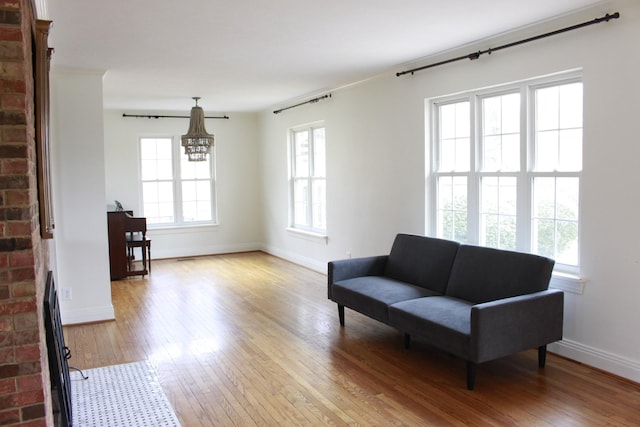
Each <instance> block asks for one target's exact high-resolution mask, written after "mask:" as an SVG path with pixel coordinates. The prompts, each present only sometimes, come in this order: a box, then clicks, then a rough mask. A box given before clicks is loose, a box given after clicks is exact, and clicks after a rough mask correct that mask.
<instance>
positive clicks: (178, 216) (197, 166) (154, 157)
mask: <svg viewBox="0 0 640 427" xmlns="http://www.w3.org/2000/svg"><path fill="white" fill-rule="evenodd" d="M140 160H141V162H140V171H141V177H142V203H143V215H144V216H145V217H146V218H147V222H148V223H149V225H150V226H153V225H195V224H212V223H215V222H216V215H215V197H214V194H215V193H214V190H215V185H214V184H215V180H214V173H213V163H214V151H213V150H212V151H211V152H210V153H209V156H207V160H205V161H199V162H190V161H188V160H187V156H186V155H185V154H184V152H183V150H181V147H180V145H179V144H178V142H177V140H174V138H140Z"/></svg>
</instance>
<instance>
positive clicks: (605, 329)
mask: <svg viewBox="0 0 640 427" xmlns="http://www.w3.org/2000/svg"><path fill="white" fill-rule="evenodd" d="M615 11H619V12H620V13H621V16H622V17H621V19H619V20H615V21H611V22H609V23H601V24H598V25H594V26H591V27H587V28H583V29H580V30H576V31H573V32H570V33H565V34H562V35H559V36H555V37H552V38H548V39H544V40H540V41H536V42H532V43H529V44H526V45H522V46H519V47H514V48H512V49H509V50H504V51H500V52H496V53H494V54H492V55H490V56H489V55H485V56H483V57H482V58H481V59H479V60H476V61H473V62H470V61H463V62H458V63H453V64H449V65H445V66H442V67H438V68H432V69H430V70H425V71H422V72H418V73H416V74H415V75H414V76H411V75H407V76H402V77H396V76H395V72H396V71H401V70H403V69H406V68H411V66H408V67H399V68H398V69H397V70H392V71H390V72H389V73H388V74H387V75H383V76H380V77H378V78H375V79H372V80H370V81H368V82H365V83H362V84H358V85H355V86H352V87H348V88H345V89H341V90H334V91H333V92H332V94H333V96H332V98H331V99H329V100H324V101H320V102H318V103H315V104H310V105H306V106H302V107H298V108H296V109H292V110H287V111H285V112H283V113H281V114H279V115H274V114H273V113H272V112H271V110H269V111H264V112H263V113H262V114H261V116H260V137H261V147H260V155H261V161H262V191H261V193H262V197H263V205H264V220H265V221H266V223H265V242H264V244H265V248H266V249H267V250H268V251H269V252H271V253H274V254H277V255H280V256H283V257H285V258H289V259H291V260H294V261H296V262H300V263H303V264H305V265H307V266H309V267H311V268H316V269H318V270H321V271H324V270H325V268H326V262H327V261H329V260H331V259H337V258H345V257H346V254H347V252H351V254H352V255H353V256H354V257H355V256H364V255H374V254H383V253H387V252H388V250H389V248H390V245H391V242H392V239H393V237H394V236H395V234H397V233H399V232H414V233H427V234H428V233H429V232H430V230H427V229H426V227H425V214H426V210H427V209H426V208H425V204H426V200H428V199H427V198H426V197H425V177H426V176H427V174H428V170H427V169H426V168H425V155H426V152H425V130H424V129H425V121H424V114H425V109H424V104H425V99H427V98H431V97H435V96H440V95H446V94H451V93H456V92H460V91H465V90H468V89H476V88H482V87H488V86H492V85H497V84H502V83H507V82H512V81H518V80H522V79H526V78H531V77H536V76H543V75H548V74H552V73H557V72H561V71H565V70H571V69H577V68H581V69H582V70H583V72H584V123H585V126H584V172H583V181H582V183H583V186H582V219H581V220H582V230H581V236H582V244H581V246H582V248H581V250H582V253H581V264H582V277H583V279H584V280H585V289H584V292H583V293H582V294H573V293H566V296H565V300H566V304H565V305H566V310H565V327H564V337H565V339H564V340H563V342H561V343H559V344H556V345H554V346H552V347H553V348H552V350H553V351H555V352H558V353H560V354H563V355H566V356H568V357H571V358H573V359H577V360H580V361H583V362H585V363H588V364H590V365H593V366H596V367H599V368H602V369H605V370H608V371H611V372H614V373H616V374H619V375H622V376H625V377H627V378H630V379H633V380H635V381H640V339H638V337H637V331H636V329H637V327H638V326H639V325H640V314H639V313H640V311H638V310H637V305H638V301H640V286H639V283H638V277H640V248H639V246H640V235H639V234H640V232H638V231H637V227H635V224H636V222H637V221H636V220H637V217H638V216H639V215H638V214H639V213H640V193H639V192H638V191H637V189H636V187H637V184H638V183H640V168H638V167H637V166H636V163H637V161H638V158H640V142H639V141H638V137H637V135H638V132H637V121H638V120H639V118H640V104H638V98H639V97H640V79H638V77H637V75H638V70H639V69H640V49H638V46H637V43H638V40H640V4H639V2H634V1H630V0H622V1H617V2H613V3H612V4H611V5H610V7H608V8H605V6H604V5H600V6H599V8H597V9H593V10H590V11H588V12H585V13H583V14H581V15H579V16H573V17H563V18H562V19H559V20H558V21H557V22H553V23H547V24H545V25H541V26H538V27H532V28H529V29H527V30H526V31H523V33H522V34H520V35H509V36H504V37H503V38H502V40H498V39H496V40H493V41H491V42H488V41H486V42H484V43H483V44H479V45H476V46H469V47H466V48H465V49H463V50H461V51H458V52H449V53H448V54H447V55H444V56H443V57H441V58H432V60H433V61H432V60H429V61H424V62H422V63H420V64H417V65H423V64H426V63H430V62H435V61H436V60H439V59H444V58H450V57H454V56H459V55H461V54H468V53H470V52H473V51H477V50H479V49H486V48H489V47H492V46H493V47H495V46H498V45H500V44H503V43H506V42H510V41H514V40H517V39H519V38H521V36H522V37H528V36H532V35H535V34H540V33H542V32H546V31H551V30H554V29H557V28H562V27H564V26H568V25H572V24H575V23H578V22H584V21H587V20H591V19H593V18H596V17H599V16H602V15H604V14H605V13H607V12H610V13H612V12H615ZM317 120H325V122H326V135H327V171H328V172H327V173H328V178H327V198H328V211H327V224H328V225H327V227H328V235H329V238H328V240H327V242H326V243H325V242H323V241H310V240H305V239H301V238H299V237H298V236H296V235H293V234H291V233H289V232H287V231H286V226H287V221H288V218H287V206H288V205H287V188H288V187H287V172H286V171H287V155H286V135H287V128H289V127H291V126H296V125H299V124H303V123H308V122H313V121H317ZM427 152H428V150H427Z"/></svg>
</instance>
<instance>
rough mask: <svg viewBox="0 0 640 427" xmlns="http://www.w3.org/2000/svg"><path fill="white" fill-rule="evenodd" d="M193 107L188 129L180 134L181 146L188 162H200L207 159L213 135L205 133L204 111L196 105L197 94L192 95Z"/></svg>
mask: <svg viewBox="0 0 640 427" xmlns="http://www.w3.org/2000/svg"><path fill="white" fill-rule="evenodd" d="M193 99H194V100H195V101H196V105H195V107H193V108H191V119H190V120H189V130H188V131H187V133H186V134H185V135H182V138H181V139H182V146H183V147H184V153H185V154H186V155H187V157H188V159H189V161H190V162H201V161H204V160H207V153H208V152H209V149H210V148H211V146H213V135H211V134H209V133H207V130H206V129H205V128H204V111H203V110H202V107H199V106H198V99H200V97H199V96H194V97H193Z"/></svg>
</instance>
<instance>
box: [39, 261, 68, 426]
mask: <svg viewBox="0 0 640 427" xmlns="http://www.w3.org/2000/svg"><path fill="white" fill-rule="evenodd" d="M43 308H44V327H45V332H46V340H47V354H48V356H49V372H50V375H51V400H52V403H53V417H54V420H55V425H56V426H64V427H66V426H71V424H72V418H71V381H70V380H69V365H68V363H67V359H68V358H69V349H68V348H67V347H66V346H65V345H64V335H63V334H62V322H61V320H60V308H59V307H58V296H57V292H56V287H55V284H54V283H53V274H52V272H51V271H50V272H49V273H48V274H47V284H46V287H45V292H44V304H43Z"/></svg>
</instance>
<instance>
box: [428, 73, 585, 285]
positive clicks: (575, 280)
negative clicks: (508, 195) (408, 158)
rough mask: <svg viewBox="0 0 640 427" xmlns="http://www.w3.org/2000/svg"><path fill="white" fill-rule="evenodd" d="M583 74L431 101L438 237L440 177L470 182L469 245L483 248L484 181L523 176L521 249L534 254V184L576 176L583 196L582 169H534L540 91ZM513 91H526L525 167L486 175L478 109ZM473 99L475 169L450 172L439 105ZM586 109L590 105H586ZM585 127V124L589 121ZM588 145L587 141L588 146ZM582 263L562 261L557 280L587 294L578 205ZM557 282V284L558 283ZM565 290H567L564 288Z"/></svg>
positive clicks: (433, 224)
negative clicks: (444, 167)
mask: <svg viewBox="0 0 640 427" xmlns="http://www.w3.org/2000/svg"><path fill="white" fill-rule="evenodd" d="M582 81H583V79H582V74H581V72H580V71H572V72H568V73H562V74H559V75H554V76H548V77H544V78H536V79H530V80H526V81H522V82H517V83H513V84H508V85H503V86H499V87H492V88H488V89H481V90H475V91H468V92H465V93H460V94H456V95H452V96H445V97H438V98H433V99H429V100H427V102H426V107H427V109H428V112H427V115H426V118H427V121H428V123H427V129H428V132H427V135H428V138H430V141H431V142H430V141H427V144H428V146H430V150H429V148H428V152H429V153H430V154H431V156H430V160H428V163H429V165H428V166H430V170H431V174H430V175H431V176H430V177H429V178H430V179H429V181H430V182H429V185H428V194H427V200H429V202H430V206H429V211H428V216H427V223H426V226H427V229H428V230H430V231H431V234H432V235H437V233H438V223H437V222H438V197H439V196H438V180H439V178H440V177H447V176H462V177H466V179H467V215H468V219H467V240H466V241H465V242H464V243H469V244H480V242H479V240H480V225H479V224H480V208H481V206H480V191H481V190H480V184H481V179H482V178H483V177H487V176H502V177H506V176H514V177H516V178H517V196H516V197H517V207H518V209H517V214H516V218H517V219H516V221H517V226H516V236H517V237H516V249H515V250H518V251H521V252H532V244H531V241H532V235H533V229H532V223H533V219H532V209H533V207H532V204H533V200H532V197H533V194H532V192H533V190H532V189H533V180H534V179H535V178H536V177H546V176H548V177H576V178H577V179H578V180H579V194H580V195H581V194H582V179H581V176H582V170H580V171H576V172H560V171H554V172H540V171H536V170H534V165H533V163H532V162H533V159H535V157H534V156H535V153H534V150H535V144H534V138H535V125H534V121H535V117H534V115H535V108H534V103H535V99H534V96H533V94H534V91H535V90H536V89H539V88H544V87H553V86H560V85H564V84H569V83H573V82H582ZM510 92H519V93H520V104H521V108H520V163H521V164H520V169H519V171H514V172H500V171H498V172H486V171H483V170H482V167H481V166H482V165H480V164H479V162H480V161H481V158H482V155H481V153H479V151H478V150H480V149H481V146H480V139H481V135H482V129H481V126H482V117H481V114H482V111H478V109H481V108H480V105H481V101H482V99H483V98H485V97H491V96H497V95H502V94H506V93H510ZM462 101H468V102H469V106H470V108H469V110H470V113H469V114H470V123H471V129H470V139H471V143H470V150H471V152H470V163H471V164H470V165H469V171H464V172H463V171H458V172H448V171H440V170H439V169H438V166H439V165H438V161H439V155H440V153H439V149H440V147H439V142H438V137H439V117H438V113H439V107H440V106H442V105H446V104H453V103H457V102H462ZM583 105H584V104H583ZM583 128H584V123H583ZM582 146H583V147H584V143H583V145H582ZM578 205H579V206H578V209H579V216H578V263H577V265H567V264H560V263H559V262H556V266H555V270H554V276H558V277H560V278H561V280H560V281H564V282H565V283H569V285H568V288H569V289H566V290H570V291H575V292H576V293H581V292H582V286H583V284H582V280H581V279H580V278H579V277H580V248H579V246H580V242H581V233H580V231H581V230H580V224H581V204H580V201H578ZM552 284H553V281H552ZM560 287H562V286H560Z"/></svg>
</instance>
